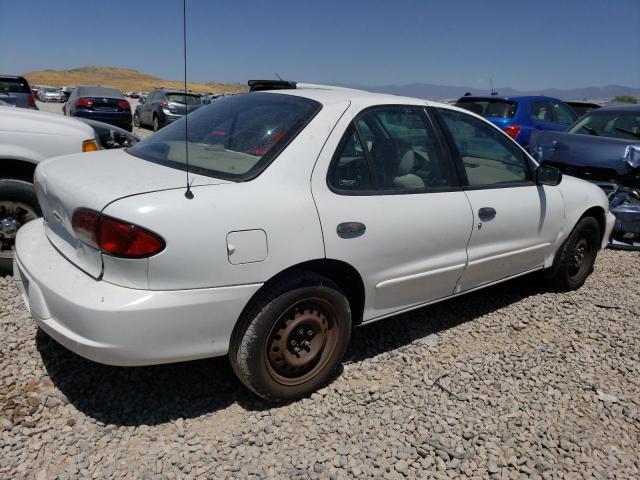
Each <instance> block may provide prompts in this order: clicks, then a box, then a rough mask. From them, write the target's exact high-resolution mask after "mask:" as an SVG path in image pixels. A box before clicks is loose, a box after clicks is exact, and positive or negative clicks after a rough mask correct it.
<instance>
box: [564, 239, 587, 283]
mask: <svg viewBox="0 0 640 480" xmlns="http://www.w3.org/2000/svg"><path fill="white" fill-rule="evenodd" d="M590 256H591V245H590V244H589V242H588V241H587V239H586V238H584V237H582V238H580V239H579V240H578V241H577V242H576V243H575V244H574V245H573V248H572V249H571V253H570V256H569V276H570V277H571V278H576V277H580V276H581V275H582V274H583V273H584V271H585V269H586V268H587V267H588V261H587V260H588V259H589V258H590Z"/></svg>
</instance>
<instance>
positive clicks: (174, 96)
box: [167, 93, 201, 105]
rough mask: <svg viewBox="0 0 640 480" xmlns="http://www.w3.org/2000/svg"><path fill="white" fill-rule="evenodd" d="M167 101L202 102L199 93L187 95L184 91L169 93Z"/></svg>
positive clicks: (195, 103) (189, 103) (191, 103)
mask: <svg viewBox="0 0 640 480" xmlns="http://www.w3.org/2000/svg"><path fill="white" fill-rule="evenodd" d="M167 101H168V102H173V103H180V104H182V105H185V104H186V105H199V104H200V103H201V100H200V97H199V96H197V95H185V94H184V93H168V94H167Z"/></svg>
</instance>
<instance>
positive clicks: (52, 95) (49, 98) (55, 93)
mask: <svg viewBox="0 0 640 480" xmlns="http://www.w3.org/2000/svg"><path fill="white" fill-rule="evenodd" d="M38 99H39V100H40V101H42V102H61V101H63V100H64V93H62V90H61V89H58V88H56V89H51V88H49V87H45V88H42V89H41V90H39V91H38Z"/></svg>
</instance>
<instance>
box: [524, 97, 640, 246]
mask: <svg viewBox="0 0 640 480" xmlns="http://www.w3.org/2000/svg"><path fill="white" fill-rule="evenodd" d="M529 147H530V149H531V152H532V153H533V154H534V155H535V156H536V157H537V158H538V160H539V161H541V162H543V163H545V164H548V165H553V166H555V167H557V168H559V169H561V170H562V171H564V172H566V173H568V174H570V175H574V176H576V177H580V178H584V179H586V180H590V181H592V182H594V183H596V184H598V185H599V186H601V187H602V188H603V189H604V190H605V192H606V193H607V196H608V197H609V200H610V210H611V212H612V213H613V214H614V215H615V216H616V219H617V220H616V224H615V227H614V229H613V233H612V235H611V239H610V240H611V246H613V247H616V248H625V249H634V250H640V105H626V106H622V105H617V106H613V107H604V108H600V109H598V110H593V111H591V112H589V113H587V114H586V115H585V116H584V117H582V118H581V119H580V120H578V121H577V122H576V123H575V124H573V125H572V126H571V127H569V129H568V130H567V131H566V132H563V133H560V132H537V133H536V134H535V135H533V136H532V137H531V144H530V145H529Z"/></svg>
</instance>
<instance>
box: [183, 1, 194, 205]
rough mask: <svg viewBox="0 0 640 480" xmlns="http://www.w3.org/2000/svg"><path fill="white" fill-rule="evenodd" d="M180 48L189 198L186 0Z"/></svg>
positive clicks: (191, 196)
mask: <svg viewBox="0 0 640 480" xmlns="http://www.w3.org/2000/svg"><path fill="white" fill-rule="evenodd" d="M182 49H183V54H184V98H183V100H184V110H185V113H184V151H185V160H186V162H187V172H186V173H187V191H186V192H184V196H185V197H186V198H187V199H189V200H191V199H192V198H193V192H192V191H191V185H190V184H189V106H188V103H187V0H182Z"/></svg>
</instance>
